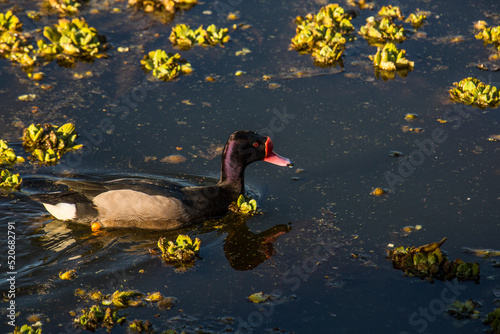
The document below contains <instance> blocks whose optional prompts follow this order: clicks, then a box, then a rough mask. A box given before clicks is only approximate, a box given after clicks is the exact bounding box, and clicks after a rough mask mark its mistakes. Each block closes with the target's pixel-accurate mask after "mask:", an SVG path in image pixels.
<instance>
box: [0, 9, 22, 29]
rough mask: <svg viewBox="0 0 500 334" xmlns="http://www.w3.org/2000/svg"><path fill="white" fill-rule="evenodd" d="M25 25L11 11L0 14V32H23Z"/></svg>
mask: <svg viewBox="0 0 500 334" xmlns="http://www.w3.org/2000/svg"><path fill="white" fill-rule="evenodd" d="M22 26H23V24H22V23H21V22H20V21H19V18H18V17H17V16H15V15H14V14H12V12H11V11H10V10H9V11H8V12H7V13H5V14H4V13H0V31H2V32H4V31H21V28H22Z"/></svg>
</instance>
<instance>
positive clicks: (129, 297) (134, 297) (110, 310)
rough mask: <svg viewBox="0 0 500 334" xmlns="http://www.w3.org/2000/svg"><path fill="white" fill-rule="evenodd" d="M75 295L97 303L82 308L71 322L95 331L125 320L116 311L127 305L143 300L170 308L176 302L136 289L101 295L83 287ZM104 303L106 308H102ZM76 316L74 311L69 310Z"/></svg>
mask: <svg viewBox="0 0 500 334" xmlns="http://www.w3.org/2000/svg"><path fill="white" fill-rule="evenodd" d="M75 295H77V296H79V297H81V298H83V299H84V300H85V299H89V300H92V301H93V302H97V304H95V305H93V306H91V307H89V308H84V309H82V315H81V316H79V317H76V318H74V320H73V323H74V324H75V325H76V326H77V327H81V328H83V329H87V330H90V331H95V330H96V329H98V328H100V327H105V328H107V329H108V330H111V329H112V328H113V327H114V326H115V325H117V324H119V325H122V324H123V323H125V321H127V319H126V316H119V315H118V311H119V310H120V309H125V308H127V307H140V306H144V305H146V304H145V301H147V302H149V303H150V305H155V306H156V307H158V308H159V309H170V308H171V307H172V306H173V305H174V304H175V303H176V302H177V298H175V297H164V296H162V294H161V293H159V292H151V293H147V295H146V294H143V293H141V292H139V291H137V290H125V291H119V290H117V291H115V292H114V293H113V294H111V295H103V294H102V293H101V292H100V291H96V290H94V291H91V292H88V293H87V292H86V291H85V290H83V289H76V291H75ZM101 305H104V306H105V307H107V308H103V307H102V306H101ZM71 313H72V315H73V316H76V313H75V312H71Z"/></svg>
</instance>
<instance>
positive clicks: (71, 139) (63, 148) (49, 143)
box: [23, 123, 83, 164]
mask: <svg viewBox="0 0 500 334" xmlns="http://www.w3.org/2000/svg"><path fill="white" fill-rule="evenodd" d="M77 137H78V134H77V133H76V130H75V126H74V125H73V124H71V123H66V124H64V125H62V126H61V127H58V126H56V125H50V124H45V126H42V125H40V124H38V125H35V124H31V125H30V126H29V127H28V128H26V129H24V132H23V146H24V148H25V150H26V151H28V152H31V154H32V155H33V157H34V158H35V159H37V160H38V161H39V162H40V163H43V164H55V163H57V162H58V161H59V159H61V157H62V156H63V155H64V154H65V153H66V152H71V151H75V150H78V149H80V148H81V147H82V146H83V145H77V144H75V140H76V138H77Z"/></svg>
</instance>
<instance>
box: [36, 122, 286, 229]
mask: <svg viewBox="0 0 500 334" xmlns="http://www.w3.org/2000/svg"><path fill="white" fill-rule="evenodd" d="M273 149H274V145H273V142H272V140H271V138H270V137H268V136H262V135H260V134H258V133H256V132H253V131H236V132H234V133H233V134H231V136H230V137H229V139H228V141H227V142H226V144H225V146H224V149H223V151H222V159H221V160H222V161H221V173H220V179H219V181H218V182H217V184H215V185H208V186H181V185H178V184H172V183H171V182H167V181H164V180H155V179H140V178H121V179H116V180H110V181H106V182H94V181H74V180H65V181H59V182H58V183H62V184H64V185H66V186H67V187H68V190H64V191H58V192H51V193H45V194H34V195H31V196H30V198H31V199H32V200H34V201H37V202H40V203H41V204H43V206H44V207H45V209H46V210H47V211H48V212H49V213H50V214H51V215H52V216H53V217H55V218H56V219H58V220H62V221H71V222H75V223H80V224H87V225H89V226H92V227H94V226H95V224H97V226H98V228H141V229H153V230H174V229H179V228H183V227H186V226H189V225H192V224H195V223H199V222H201V221H203V220H205V219H208V218H215V217H221V216H223V215H225V214H226V213H227V212H228V208H229V205H230V204H231V203H232V202H234V201H235V200H236V199H237V198H238V197H239V196H240V195H241V194H243V193H244V191H245V181H244V179H245V178H244V174H245V168H246V167H247V166H248V165H249V164H251V163H253V162H256V161H265V162H268V163H271V164H274V165H278V166H290V167H291V166H293V164H292V162H291V161H290V160H289V159H288V158H285V157H282V156H280V155H279V154H277V153H275V152H274V150H273Z"/></svg>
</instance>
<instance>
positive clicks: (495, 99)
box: [449, 77, 500, 109]
mask: <svg viewBox="0 0 500 334" xmlns="http://www.w3.org/2000/svg"><path fill="white" fill-rule="evenodd" d="M453 85H454V86H456V87H455V88H452V89H450V91H449V93H450V97H451V100H452V101H455V102H460V103H463V104H466V105H471V106H474V107H478V108H482V109H484V108H486V107H490V108H497V107H498V106H499V105H500V96H499V93H498V89H497V88H496V87H495V86H490V85H486V84H484V83H482V82H481V81H480V80H479V79H477V78H472V77H469V78H465V79H462V80H461V81H460V82H459V83H456V82H454V83H453Z"/></svg>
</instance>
